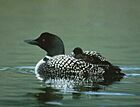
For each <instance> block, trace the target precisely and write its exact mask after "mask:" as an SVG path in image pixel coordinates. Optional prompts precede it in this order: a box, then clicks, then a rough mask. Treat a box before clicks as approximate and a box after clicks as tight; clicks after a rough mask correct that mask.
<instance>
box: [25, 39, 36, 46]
mask: <svg viewBox="0 0 140 107" xmlns="http://www.w3.org/2000/svg"><path fill="white" fill-rule="evenodd" d="M24 42H26V43H28V44H31V45H38V42H37V41H36V40H24Z"/></svg>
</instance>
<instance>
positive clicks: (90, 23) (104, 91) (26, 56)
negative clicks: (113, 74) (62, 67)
mask: <svg viewBox="0 0 140 107" xmlns="http://www.w3.org/2000/svg"><path fill="white" fill-rule="evenodd" d="M139 12H140V1H139V0H123V1H122V0H41V1H35V0H30V1H29V0H24V1H23V0H0V23H1V24H0V32H1V34H0V37H1V39H0V59H1V62H0V86H1V88H0V106H1V107H25V106H26V107H46V106H47V107H49V106H50V107H53V106H62V107H74V106H75V107H78V106H82V107H94V106H97V107H118V106H125V107H132V106H133V107H135V106H137V107H138V106H140V102H139V100H140V86H139V84H140V63H139V62H140V58H139V57H140V54H139V53H140V42H139V41H140V36H139V35H140V31H139V28H140V14H139ZM45 31H48V32H51V33H54V34H57V35H59V36H60V37H61V38H62V39H63V41H64V44H65V48H66V53H67V54H68V53H70V52H71V51H72V50H73V48H74V47H76V46H80V47H82V48H83V49H84V50H96V51H98V52H100V53H101V54H102V55H103V56H105V57H106V58H107V59H108V60H109V61H111V62H112V63H113V64H115V65H119V66H120V67H121V68H122V72H124V73H126V76H125V77H124V78H123V79H121V80H120V81H116V82H113V83H112V84H110V85H100V87H92V86H90V85H88V86H86V85H85V86H83V87H76V88H75V87H74V88H73V86H71V85H69V83H71V84H72V81H65V83H64V84H62V81H58V80H56V81H55V82H56V83H58V84H57V85H50V84H44V83H43V82H41V81H39V80H37V78H36V77H35V75H34V67H35V64H36V63H37V62H38V61H39V60H40V59H41V58H42V57H44V55H45V52H44V51H43V50H41V49H39V48H37V47H35V46H30V45H28V44H26V43H24V42H23V40H25V39H29V38H36V37H37V36H38V35H39V34H40V33H42V32H45Z"/></svg>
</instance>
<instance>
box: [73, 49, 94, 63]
mask: <svg viewBox="0 0 140 107" xmlns="http://www.w3.org/2000/svg"><path fill="white" fill-rule="evenodd" d="M73 53H74V55H73V56H74V57H75V58H76V59H83V60H84V61H85V62H88V63H93V60H94V59H93V58H92V57H91V56H90V55H88V54H86V53H84V52H83V50H82V49H81V48H80V47H76V48H74V50H73Z"/></svg>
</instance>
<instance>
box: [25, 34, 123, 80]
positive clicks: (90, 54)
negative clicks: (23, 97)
mask: <svg viewBox="0 0 140 107" xmlns="http://www.w3.org/2000/svg"><path fill="white" fill-rule="evenodd" d="M25 42H26V43H28V44H31V45H37V46H39V47H40V48H42V49H43V50H45V51H46V52H47V55H46V56H45V57H44V58H43V59H41V60H40V61H39V62H38V63H37V65H36V67H35V74H36V76H37V78H38V79H40V80H45V79H46V77H48V76H51V77H53V76H54V77H56V76H58V75H59V76H61V77H66V76H67V75H71V76H75V77H77V78H80V77H83V76H88V75H103V76H104V75H109V76H112V75H119V76H124V75H125V74H124V73H121V72H120V71H121V69H120V68H119V67H118V66H114V65H112V64H111V63H110V62H108V61H107V60H106V59H105V58H104V57H102V56H101V55H100V54H99V53H97V52H96V51H83V50H82V49H80V48H75V49H74V50H73V53H74V54H72V55H65V49H64V44H63V41H62V40H61V39H60V38H59V37H58V36H56V35H54V34H51V33H48V32H44V33H42V34H41V35H40V36H39V37H38V38H37V39H34V40H25Z"/></svg>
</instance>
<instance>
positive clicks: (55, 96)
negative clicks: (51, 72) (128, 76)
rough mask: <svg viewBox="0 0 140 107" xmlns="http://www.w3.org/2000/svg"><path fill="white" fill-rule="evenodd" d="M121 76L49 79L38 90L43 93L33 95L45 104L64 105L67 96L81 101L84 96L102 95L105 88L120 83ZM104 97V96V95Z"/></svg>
mask: <svg viewBox="0 0 140 107" xmlns="http://www.w3.org/2000/svg"><path fill="white" fill-rule="evenodd" d="M122 78H123V77H120V76H110V77H103V76H91V77H88V78H87V77H83V78H82V79H81V78H76V77H73V76H69V78H68V76H67V78H65V77H63V78H62V77H53V78H51V77H48V79H47V80H46V81H45V82H44V84H43V87H42V88H38V89H37V90H40V91H41V92H39V93H35V94H33V96H34V97H35V98H36V99H37V100H38V101H39V103H43V104H51V105H62V102H61V101H62V100H63V99H64V97H66V96H67V95H66V94H70V96H71V98H72V99H80V98H81V96H82V95H83V94H89V95H93V93H95V92H96V93H95V94H94V95H95V96H99V95H102V94H101V93H98V91H99V90H105V87H106V86H108V85H111V84H112V83H114V82H116V81H120V80H121V79H122ZM103 95H104V94H103Z"/></svg>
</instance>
